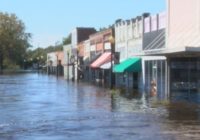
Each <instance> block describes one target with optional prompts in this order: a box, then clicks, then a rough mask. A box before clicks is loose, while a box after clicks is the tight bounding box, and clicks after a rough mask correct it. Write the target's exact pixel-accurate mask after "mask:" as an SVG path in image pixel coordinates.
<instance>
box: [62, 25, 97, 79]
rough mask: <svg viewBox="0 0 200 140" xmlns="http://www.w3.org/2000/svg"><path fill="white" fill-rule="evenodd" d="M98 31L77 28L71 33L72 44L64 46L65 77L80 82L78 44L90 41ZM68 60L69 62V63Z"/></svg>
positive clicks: (88, 28)
mask: <svg viewBox="0 0 200 140" xmlns="http://www.w3.org/2000/svg"><path fill="white" fill-rule="evenodd" d="M95 32H96V30H95V29H94V28H90V27H77V28H75V29H73V30H72V32H71V44H69V45H67V46H64V51H65V52H64V54H65V59H66V60H65V61H66V63H65V77H68V78H69V80H79V74H78V72H79V67H78V63H79V57H78V54H79V50H78V44H79V43H80V42H82V41H85V40H88V39H89V36H90V35H91V34H93V33H95ZM67 60H68V62H67Z"/></svg>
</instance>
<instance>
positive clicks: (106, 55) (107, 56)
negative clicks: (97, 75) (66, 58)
mask: <svg viewBox="0 0 200 140" xmlns="http://www.w3.org/2000/svg"><path fill="white" fill-rule="evenodd" d="M110 60H111V52H105V53H103V54H102V55H101V56H100V57H99V58H97V60H96V61H94V62H93V63H92V64H91V65H90V67H92V68H100V66H101V65H103V64H104V63H107V62H109V61H110Z"/></svg>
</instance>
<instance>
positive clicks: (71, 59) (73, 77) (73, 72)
mask: <svg viewBox="0 0 200 140" xmlns="http://www.w3.org/2000/svg"><path fill="white" fill-rule="evenodd" d="M70 63H71V64H72V81H74V80H75V69H74V63H75V56H74V55H72V56H71V58H70Z"/></svg>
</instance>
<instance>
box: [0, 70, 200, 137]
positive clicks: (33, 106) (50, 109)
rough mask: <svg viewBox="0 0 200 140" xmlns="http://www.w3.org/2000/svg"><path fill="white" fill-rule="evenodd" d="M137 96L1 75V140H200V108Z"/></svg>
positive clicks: (56, 80) (34, 77) (53, 79)
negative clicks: (199, 139)
mask: <svg viewBox="0 0 200 140" xmlns="http://www.w3.org/2000/svg"><path fill="white" fill-rule="evenodd" d="M136 93H137V92H134V93H133V94H124V93H122V94H111V92H110V91H109V90H106V89H102V88H97V87H94V86H91V85H88V84H84V83H72V82H67V81H65V80H64V79H62V78H61V77H59V78H56V77H53V76H49V77H48V76H46V75H38V74H20V75H4V76H0V112H1V116H0V139H3V140H16V139H17V140H18V139H19V140H27V139H28V140H35V139H37V140H40V139H41V140H51V139H52V140H55V139H59V140H65V139H70V140H77V139H79V140H88V139H89V140H90V139H105V140H106V139H109V140H112V139H113V140H121V139H126V140H131V139H141V140H146V139H148V140H149V139H150V140H151V139H152V140H154V139H181V140H182V139H198V138H199V134H200V132H199V130H200V129H199V124H200V123H199V122H200V121H199V120H200V118H199V113H200V109H199V105H198V104H195V103H193V104H191V103H187V102H178V101H177V100H176V101H173V100H172V102H171V101H169V100H159V99H156V98H149V97H145V96H143V95H142V94H136ZM144 134H145V135H144Z"/></svg>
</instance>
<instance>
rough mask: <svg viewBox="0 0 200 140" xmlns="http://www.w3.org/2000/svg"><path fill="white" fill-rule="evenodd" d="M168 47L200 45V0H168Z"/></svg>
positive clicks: (181, 47)
mask: <svg viewBox="0 0 200 140" xmlns="http://www.w3.org/2000/svg"><path fill="white" fill-rule="evenodd" d="M167 2H168V8H167V9H168V13H167V15H168V24H167V36H168V45H167V47H168V49H171V50H181V49H184V48H185V47H186V46H189V47H199V46H200V0H167Z"/></svg>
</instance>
